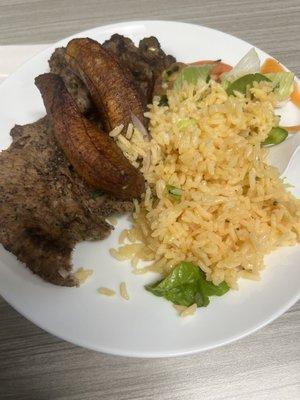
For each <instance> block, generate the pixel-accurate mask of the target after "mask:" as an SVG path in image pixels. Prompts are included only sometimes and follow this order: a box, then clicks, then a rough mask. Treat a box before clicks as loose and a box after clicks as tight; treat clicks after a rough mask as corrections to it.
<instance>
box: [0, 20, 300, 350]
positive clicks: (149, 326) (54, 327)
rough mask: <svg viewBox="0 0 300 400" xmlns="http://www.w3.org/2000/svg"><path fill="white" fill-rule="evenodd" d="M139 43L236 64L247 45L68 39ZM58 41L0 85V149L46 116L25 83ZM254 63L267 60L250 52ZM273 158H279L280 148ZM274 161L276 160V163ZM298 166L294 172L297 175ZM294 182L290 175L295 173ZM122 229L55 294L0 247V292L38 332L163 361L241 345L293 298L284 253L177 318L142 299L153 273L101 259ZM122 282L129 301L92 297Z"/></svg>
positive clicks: (172, 35)
mask: <svg viewBox="0 0 300 400" xmlns="http://www.w3.org/2000/svg"><path fill="white" fill-rule="evenodd" d="M116 32H117V33H120V34H123V35H126V36H129V37H131V38H132V39H133V40H134V41H135V42H138V40H139V39H141V38H143V37H145V36H150V35H155V36H157V38H158V39H159V41H160V42H161V44H162V47H163V49H164V50H165V51H166V52H167V53H170V54H174V55H175V56H176V57H177V58H178V60H180V61H181V60H182V61H192V60H197V59H218V58H222V59H223V60H224V61H225V62H228V63H231V64H234V63H236V62H237V61H238V60H239V59H240V58H241V57H242V56H243V55H244V54H245V53H246V52H247V51H248V50H249V49H250V48H251V45H250V44H248V43H246V42H243V41H241V40H239V39H237V38H234V37H232V36H230V35H227V34H224V33H222V32H218V31H215V30H211V29H208V28H204V27H201V26H196V25H190V24H183V23H178V22H165V21H138V22H128V23H121V24H115V25H109V26H104V27H100V28H96V29H92V30H89V31H85V32H83V33H79V34H77V35H75V37H80V36H89V37H92V38H94V39H96V40H98V41H100V42H103V41H104V40H105V39H108V38H109V37H110V36H111V35H112V34H113V33H116ZM69 40H70V38H67V39H64V40H62V41H60V42H58V43H56V44H55V45H53V46H51V47H49V48H48V49H46V50H45V51H43V52H42V53H40V54H38V55H37V56H35V57H34V58H32V59H31V60H30V61H28V62H27V63H26V64H24V65H23V66H22V67H21V68H20V69H19V70H18V71H17V72H16V73H14V74H13V75H11V76H10V77H9V78H8V79H7V80H6V81H4V82H3V83H2V85H1V86H0V110H1V118H0V132H1V137H0V147H1V148H3V149H4V148H6V147H8V145H9V144H10V141H11V139H10V136H9V131H10V129H11V128H12V127H13V125H14V124H15V123H18V124H25V123H28V122H33V121H36V120H37V119H38V118H39V117H41V116H43V115H44V114H45V110H44V106H43V103H42V100H41V97H40V94H39V92H38V90H37V89H36V88H35V86H34V83H33V81H34V77H35V76H37V75H38V74H40V73H43V72H45V71H47V70H48V65H47V60H48V59H49V57H50V55H51V53H52V52H53V50H54V49H55V48H56V47H57V46H63V45H66V44H67V42H68V41H69ZM258 54H259V56H260V57H261V59H262V60H263V59H264V58H265V57H266V56H267V54H265V53H264V52H262V51H260V50H258ZM286 119H287V120H288V122H291V123H293V122H295V123H296V122H297V119H300V116H299V112H298V111H297V110H296V109H293V108H290V109H289V110H287V114H286ZM280 147H281V148H282V149H281V150H282V152H281V156H282V154H283V155H284V154H285V148H284V146H278V150H279V149H280ZM276 160H277V161H278V157H275V161H276ZM299 165H300V153H299V151H298V152H297V154H296V156H295V157H294V158H293V162H292V163H291V165H290V166H289V169H288V171H287V177H288V180H289V181H290V182H291V183H293V184H294V185H295V189H294V193H295V194H296V195H298V196H299V195H300V184H299V179H298V177H297V175H298V174H299ZM297 168H298V174H297ZM298 176H299V175H298ZM126 226H128V222H127V221H126V218H122V219H121V220H120V222H119V223H118V226H117V229H116V230H115V233H114V234H112V235H111V236H110V237H109V238H108V239H107V240H105V241H102V242H98V243H82V244H80V245H79V246H77V247H76V250H75V252H74V257H73V259H74V265H75V267H85V268H92V269H94V275H93V277H92V279H90V281H88V282H87V283H86V284H85V285H84V286H82V287H80V288H78V289H77V288H71V289H69V288H61V287H56V286H54V285H50V284H48V283H45V282H43V281H42V280H41V279H40V278H38V277H37V276H34V275H33V274H32V273H31V272H30V271H29V270H28V269H26V268H25V267H24V266H23V265H21V263H19V262H17V260H16V258H15V257H14V256H13V255H12V254H10V253H8V252H6V251H5V250H4V249H3V248H1V250H0V251H1V252H0V292H1V294H2V296H3V297H4V298H5V299H6V300H7V301H8V302H9V303H10V304H11V305H12V306H13V307H14V308H15V309H16V310H18V311H19V312H20V313H21V314H23V315H24V316H25V317H26V318H28V319H29V320H31V321H32V322H34V323H35V324H37V325H38V326H40V327H41V328H43V329H45V330H46V331H48V332H50V333H52V334H54V335H56V336H58V337H60V338H63V339H65V340H68V341H70V342H73V343H75V344H78V345H80V346H84V347H88V348H90V349H94V350H98V351H102V352H107V353H112V354H119V355H126V356H137V357H163V356H174V355H180V354H189V353H194V352H197V351H201V350H206V349H210V348H213V347H216V346H220V345H222V344H225V343H229V342H231V341H233V340H236V339H238V338H241V337H243V336H245V335H247V334H249V333H251V332H253V331H255V330H256V329H258V328H260V327H262V326H264V325H266V324H267V323H269V322H270V321H272V320H273V319H274V318H276V317H278V316H279V315H280V314H282V313H283V312H284V311H286V310H287V309H288V308H289V307H290V306H291V305H292V304H293V303H295V301H296V300H297V299H298V298H299V287H300V274H299V270H298V264H299V258H300V246H297V247H294V248H285V249H281V250H278V251H276V252H274V253H273V254H272V255H271V256H268V257H266V260H265V261H266V265H267V266H268V268H267V269H266V270H265V272H264V273H263V274H262V280H261V281H260V282H258V283H256V282H250V281H242V282H241V283H240V290H239V291H238V292H234V291H231V292H230V293H229V294H227V295H226V296H224V297H221V298H213V299H212V301H211V304H210V305H209V307H207V308H201V309H198V312H197V314H196V316H194V317H193V318H186V319H181V318H179V317H178V316H177V315H176V312H175V310H174V309H173V307H172V306H171V304H170V303H169V302H167V301H165V300H163V299H161V298H158V297H155V296H153V295H152V294H150V293H148V292H146V291H145V290H144V288H143V285H144V284H145V283H147V282H149V281H152V280H153V279H154V275H151V274H150V275H142V276H137V275H133V274H131V272H130V271H131V269H130V266H129V264H128V263H126V262H123V263H120V262H118V261H116V260H114V259H112V258H111V257H110V256H109V254H108V249H109V248H110V247H113V246H116V244H117V238H118V234H119V232H120V231H121V229H123V228H124V227H126ZM121 281H126V282H127V285H128V290H129V293H130V297H131V299H130V301H125V300H122V299H121V298H120V296H117V297H115V298H106V297H104V296H100V295H99V294H97V292H96V289H97V288H98V287H99V286H107V287H110V288H113V289H115V290H117V291H118V285H119V283H120V282H121Z"/></svg>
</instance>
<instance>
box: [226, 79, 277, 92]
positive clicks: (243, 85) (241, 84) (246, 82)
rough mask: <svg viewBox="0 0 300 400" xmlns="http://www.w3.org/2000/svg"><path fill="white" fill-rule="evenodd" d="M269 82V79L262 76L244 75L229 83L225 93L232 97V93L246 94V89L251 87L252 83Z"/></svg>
mask: <svg viewBox="0 0 300 400" xmlns="http://www.w3.org/2000/svg"><path fill="white" fill-rule="evenodd" d="M261 81H266V82H271V80H270V79H269V78H267V77H266V76H265V75H262V74H248V75H244V76H242V77H241V78H239V79H237V80H236V81H234V82H232V83H230V85H229V86H228V87H227V89H226V92H227V94H228V95H229V96H230V95H234V92H235V91H236V92H240V93H242V94H246V90H247V87H253V83H254V82H261Z"/></svg>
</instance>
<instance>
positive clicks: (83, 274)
mask: <svg viewBox="0 0 300 400" xmlns="http://www.w3.org/2000/svg"><path fill="white" fill-rule="evenodd" d="M93 272H94V271H93V270H92V269H84V268H79V269H78V270H77V271H76V272H75V273H74V276H75V278H77V279H78V282H79V284H80V285H82V284H83V283H84V282H85V281H86V280H87V279H88V278H89V277H90V276H91V275H92V274H93Z"/></svg>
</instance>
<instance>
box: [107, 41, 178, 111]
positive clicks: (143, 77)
mask: <svg viewBox="0 0 300 400" xmlns="http://www.w3.org/2000/svg"><path fill="white" fill-rule="evenodd" d="M103 47H104V48H105V49H107V50H109V51H110V52H112V53H114V54H115V55H116V56H117V57H118V58H119V60H120V61H121V62H123V64H124V66H126V67H127V68H128V69H129V70H130V71H131V73H132V75H133V76H134V78H135V80H136V83H137V85H138V87H139V88H140V91H141V93H142V95H143V97H144V100H145V101H146V103H147V104H148V103H150V102H151V101H152V93H153V87H154V83H155V80H156V78H157V77H158V76H160V75H161V73H162V72H163V71H164V70H165V69H167V68H168V67H169V66H170V65H171V64H173V63H174V62H176V59H175V57H173V56H171V55H166V54H165V52H164V51H163V50H162V48H161V45H160V43H159V41H158V40H157V38H156V37H154V36H150V37H149V38H144V39H142V40H141V41H140V43H139V46H138V47H136V46H135V45H134V43H133V41H132V40H131V39H129V38H127V37H125V36H122V35H119V34H117V33H116V34H114V35H112V36H111V38H110V39H109V40H106V41H105V42H104V43H103Z"/></svg>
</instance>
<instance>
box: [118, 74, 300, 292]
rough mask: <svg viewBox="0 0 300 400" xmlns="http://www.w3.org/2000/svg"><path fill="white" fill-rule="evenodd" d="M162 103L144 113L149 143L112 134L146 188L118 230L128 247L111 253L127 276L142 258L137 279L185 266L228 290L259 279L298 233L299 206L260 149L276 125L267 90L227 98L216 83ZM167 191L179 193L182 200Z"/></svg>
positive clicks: (192, 88) (138, 136)
mask: <svg viewBox="0 0 300 400" xmlns="http://www.w3.org/2000/svg"><path fill="white" fill-rule="evenodd" d="M168 100H169V107H160V106H159V105H158V102H157V101H154V103H153V104H152V105H150V106H149V112H148V113H147V117H149V119H150V126H149V130H150V135H151V137H150V139H149V140H145V138H144V137H143V136H142V134H141V133H140V132H139V131H138V130H137V129H133V131H132V132H130V135H128V137H129V138H128V139H127V138H125V137H124V136H122V135H120V134H119V135H116V136H114V139H115V140H116V143H117V144H118V145H119V146H120V148H121V149H122V150H123V152H124V154H125V155H126V157H127V158H128V159H129V160H130V161H131V162H132V164H133V165H135V166H139V168H140V170H141V172H142V173H143V174H144V176H145V179H146V183H147V189H146V192H145V193H144V195H143V196H142V199H141V201H140V202H138V201H135V211H134V213H133V227H132V229H130V230H129V231H127V232H126V239H127V240H129V241H130V242H132V244H130V245H125V246H123V247H122V248H121V249H119V250H118V251H117V250H116V253H115V254H114V255H115V256H117V258H118V259H130V260H134V268H135V269H136V270H137V264H138V261H139V260H146V261H149V260H151V261H152V263H151V265H150V267H147V268H146V269H145V270H144V271H147V270H149V269H151V270H155V271H158V272H160V273H162V274H164V275H166V274H168V273H169V272H170V270H171V269H172V268H173V267H174V266H175V265H176V264H177V263H179V262H180V261H183V260H186V261H191V262H194V263H195V264H197V265H199V267H200V268H201V269H202V270H203V271H204V272H205V273H206V276H207V279H209V280H212V281H213V283H215V284H219V283H220V282H221V281H223V280H225V281H226V282H227V283H228V284H229V285H230V286H231V287H232V288H237V281H238V278H240V277H243V278H248V279H255V280H256V279H259V275H260V271H261V270H262V269H263V268H264V261H263V259H264V255H266V254H268V253H270V252H271V251H272V250H274V249H276V248H277V247H279V246H286V245H295V244H296V243H297V242H298V241H299V235H300V201H299V200H297V199H296V198H295V197H293V195H292V194H291V193H290V192H289V191H288V190H287V186H288V185H286V184H285V183H284V182H283V180H282V179H281V178H280V177H279V173H278V171H277V169H276V168H274V167H271V166H269V165H268V164H267V163H266V156H267V151H268V150H267V149H266V148H264V147H262V146H261V143H262V142H263V141H264V140H265V139H266V137H267V135H268V132H269V131H270V129H271V128H272V127H273V126H276V125H278V117H277V116H276V115H275V113H274V97H273V93H272V88H271V86H270V84H269V83H266V82H260V83H258V84H255V86H254V87H253V88H252V89H250V92H249V93H247V95H246V96H244V95H242V94H239V93H236V96H230V97H228V95H227V94H226V91H225V90H224V89H223V88H222V86H221V85H220V84H218V83H216V82H212V83H209V84H204V83H203V84H199V85H197V87H195V86H189V85H186V86H184V88H183V89H182V90H181V91H170V92H169V93H168ZM167 185H173V186H175V187H177V188H180V189H181V190H182V196H181V198H180V199H176V198H172V196H170V194H169V192H168V190H167V189H166V186H167ZM123 240H125V234H123V236H122V241H121V243H123ZM137 242H138V243H137ZM137 245H138V246H137ZM128 246H129V247H128Z"/></svg>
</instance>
